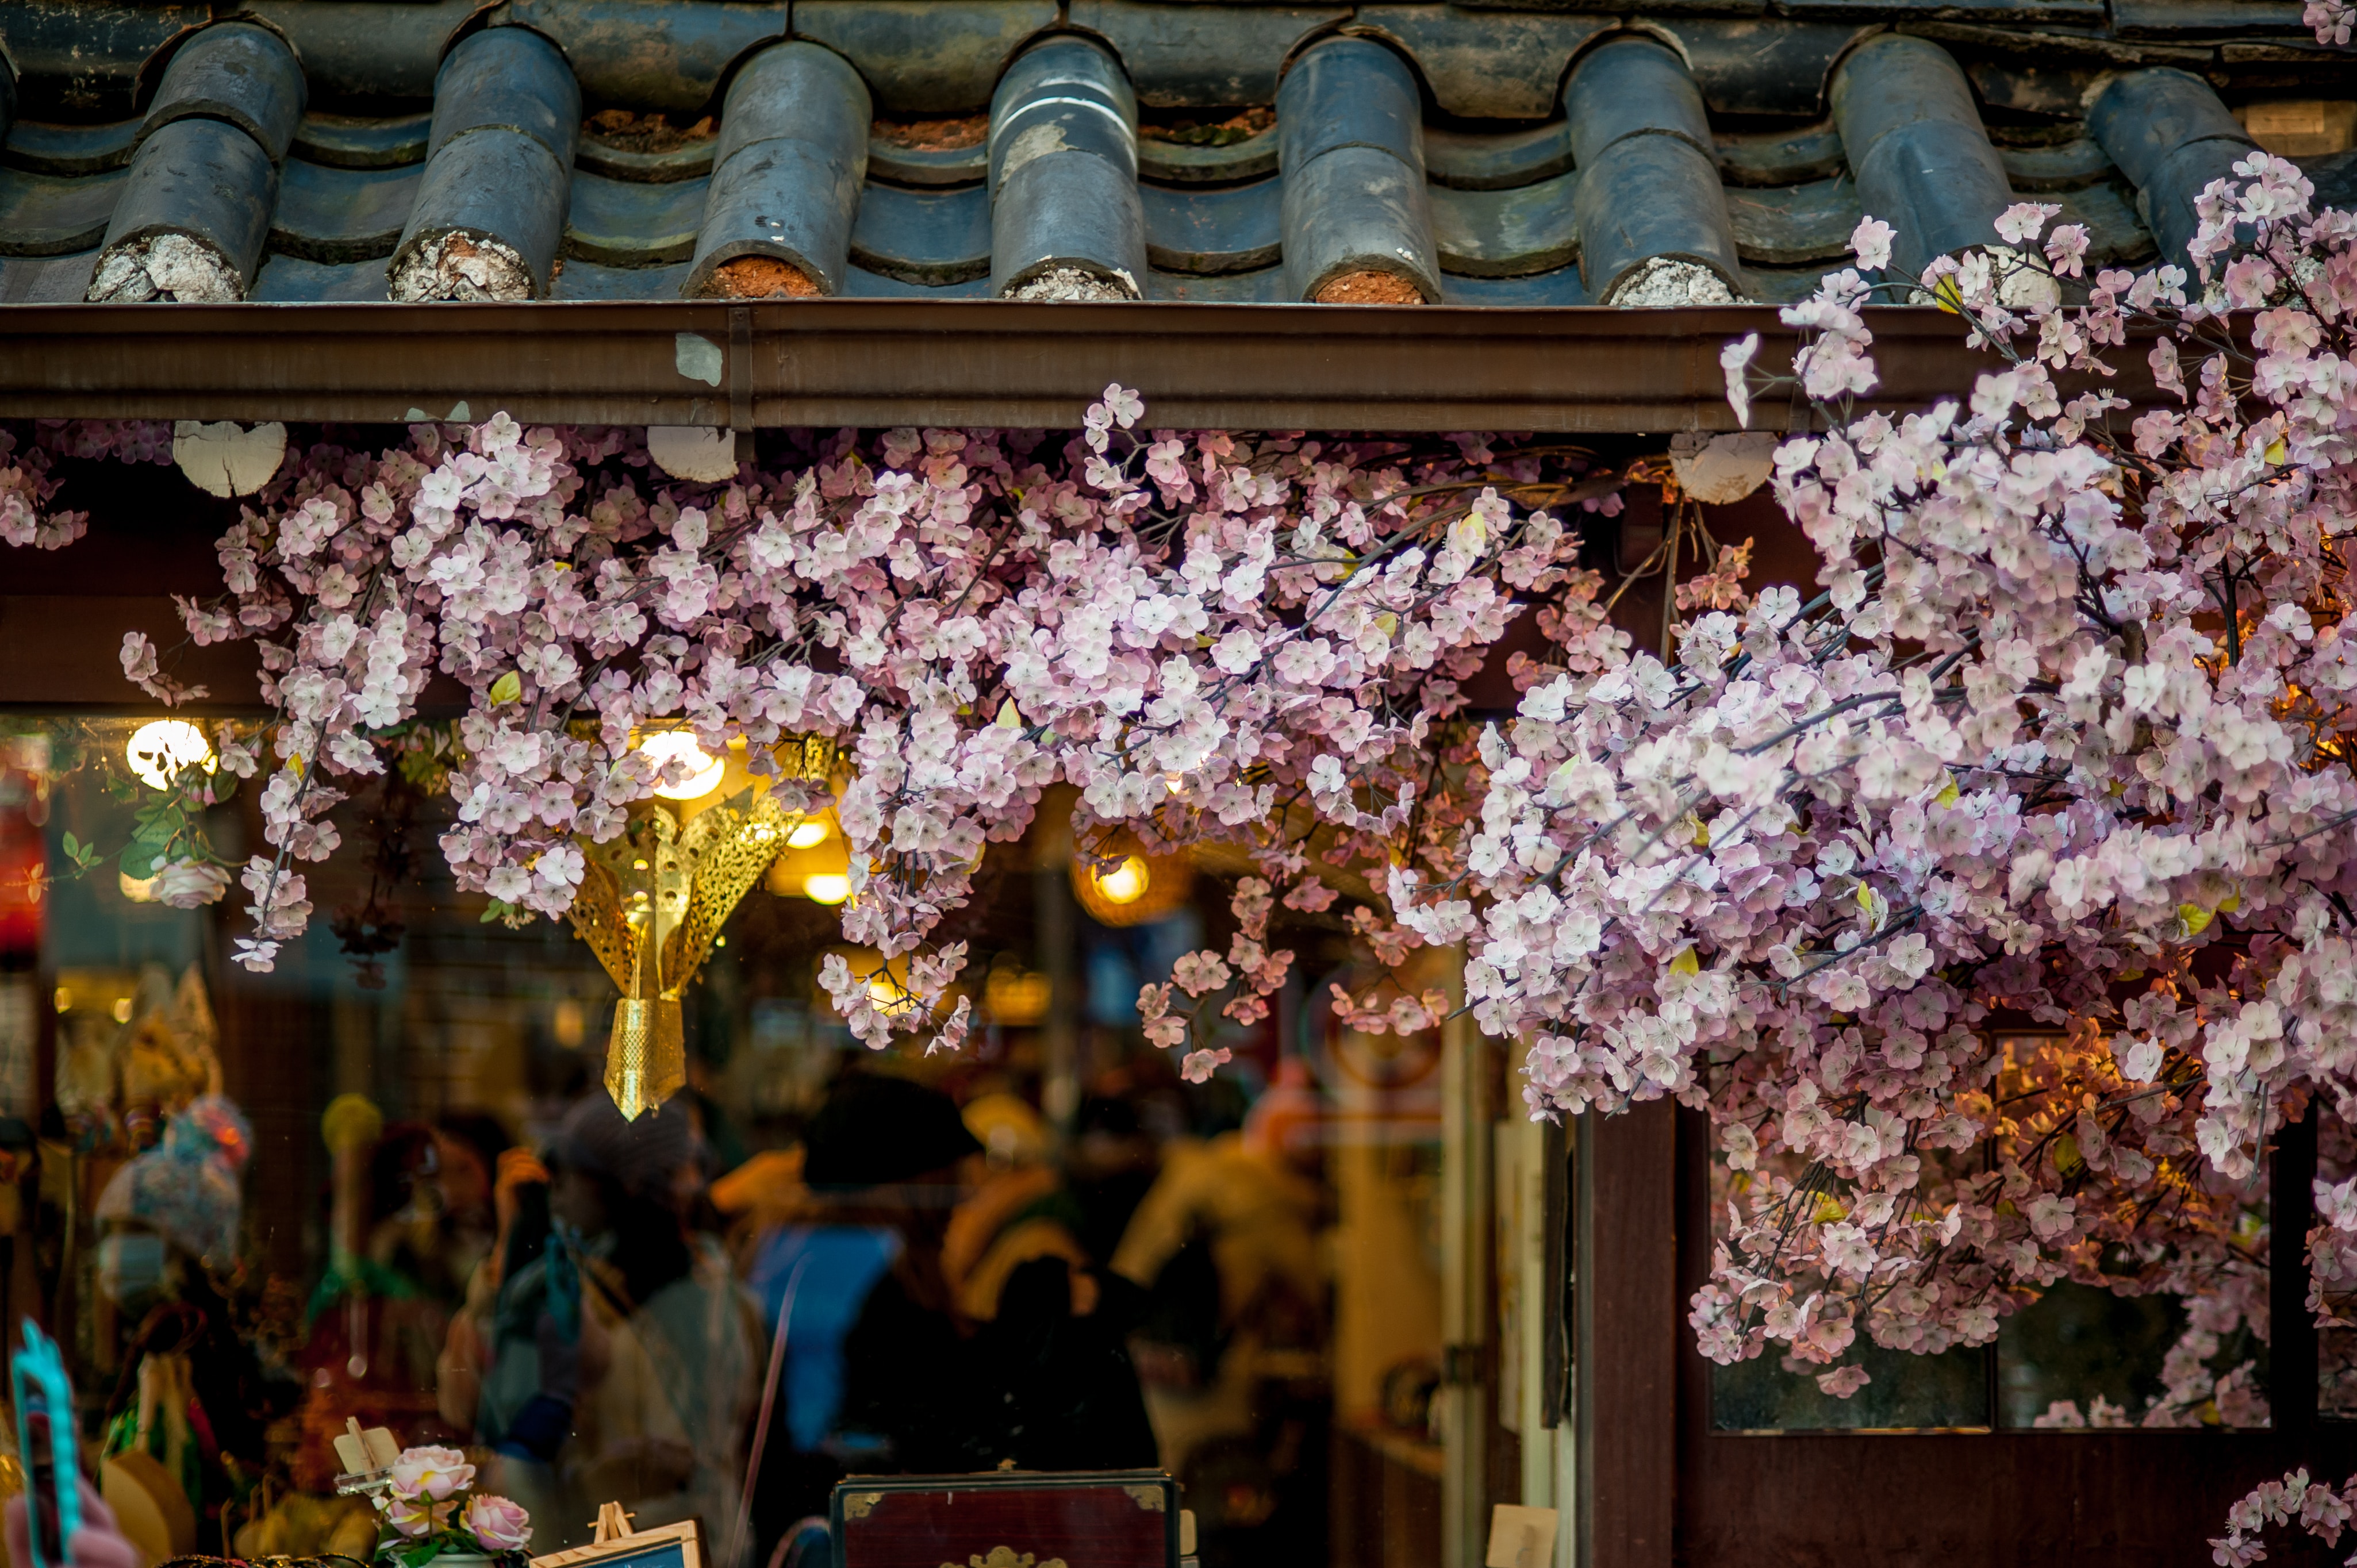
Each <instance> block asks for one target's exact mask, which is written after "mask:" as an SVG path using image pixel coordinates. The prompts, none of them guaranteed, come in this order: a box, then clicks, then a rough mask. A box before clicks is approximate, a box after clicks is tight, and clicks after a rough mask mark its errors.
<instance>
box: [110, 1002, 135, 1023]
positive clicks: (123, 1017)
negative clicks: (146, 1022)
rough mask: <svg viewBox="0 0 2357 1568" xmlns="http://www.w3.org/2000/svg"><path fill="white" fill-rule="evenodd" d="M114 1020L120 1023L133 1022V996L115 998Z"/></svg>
mask: <svg viewBox="0 0 2357 1568" xmlns="http://www.w3.org/2000/svg"><path fill="white" fill-rule="evenodd" d="M114 1021H115V1022H116V1023H118V1024H128V1023H129V1022H131V998H129V997H128V996H118V997H116V998H115V999H114Z"/></svg>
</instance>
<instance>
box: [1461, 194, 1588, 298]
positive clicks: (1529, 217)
mask: <svg viewBox="0 0 2357 1568" xmlns="http://www.w3.org/2000/svg"><path fill="white" fill-rule="evenodd" d="M1578 181H1579V177H1578V176H1577V174H1559V175H1557V176H1555V177H1554V178H1553V179H1543V180H1540V181H1538V182H1537V183H1536V184H1534V185H1524V186H1517V187H1515V188H1512V189H1509V190H1450V189H1449V188H1447V187H1445V186H1442V185H1438V184H1436V185H1434V186H1433V188H1432V241H1433V244H1434V246H1435V247H1436V248H1437V250H1438V251H1439V252H1440V266H1441V270H1442V271H1444V272H1448V273H1454V274H1457V275H1458V276H1460V277H1487V278H1511V277H1528V276H1532V275H1534V274H1539V273H1549V272H1553V271H1555V269H1556V268H1557V267H1560V266H1564V265H1566V264H1567V263H1569V262H1570V261H1571V259H1572V258H1573V257H1574V256H1577V254H1579V225H1578V223H1577V221H1576V220H1574V217H1573V211H1572V199H1571V198H1572V188H1573V187H1574V186H1576V185H1577V183H1578Z"/></svg>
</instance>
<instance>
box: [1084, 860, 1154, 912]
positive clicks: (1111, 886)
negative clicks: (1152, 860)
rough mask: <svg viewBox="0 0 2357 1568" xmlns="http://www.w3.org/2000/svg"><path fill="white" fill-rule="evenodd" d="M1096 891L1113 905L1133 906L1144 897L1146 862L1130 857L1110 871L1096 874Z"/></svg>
mask: <svg viewBox="0 0 2357 1568" xmlns="http://www.w3.org/2000/svg"><path fill="white" fill-rule="evenodd" d="M1096 879H1097V891H1098V892H1100V893H1102V894H1103V895H1104V896H1105V898H1106V901H1107V902H1109V903H1114V904H1135V903H1136V902H1137V901H1138V900H1139V899H1140V898H1143V897H1146V861H1145V858H1144V857H1143V856H1140V855H1135V854H1133V855H1130V856H1128V857H1127V858H1126V859H1125V860H1124V861H1123V862H1122V863H1121V864H1120V865H1116V866H1114V868H1113V869H1112V870H1111V871H1099V872H1098V873H1096Z"/></svg>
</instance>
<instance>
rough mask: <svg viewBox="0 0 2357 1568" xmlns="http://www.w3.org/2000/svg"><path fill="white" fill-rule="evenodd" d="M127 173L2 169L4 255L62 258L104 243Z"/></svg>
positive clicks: (0, 251) (0, 247) (0, 244)
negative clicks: (71, 174)
mask: <svg viewBox="0 0 2357 1568" xmlns="http://www.w3.org/2000/svg"><path fill="white" fill-rule="evenodd" d="M123 180H124V171H123V170H121V169H119V168H117V169H109V170H107V171H106V172H104V173H102V174H90V175H83V176H81V177H67V176H64V175H54V174H34V173H32V172H30V171H29V170H26V169H20V168H0V256H62V255H68V254H70V253H71V252H76V251H87V250H89V249H90V248H91V246H92V245H95V244H97V243H98V242H99V241H100V240H102V239H103V238H104V237H105V234H106V224H107V220H108V219H110V218H112V217H113V215H114V202H115V199H116V198H117V197H119V196H121V195H122V194H123Z"/></svg>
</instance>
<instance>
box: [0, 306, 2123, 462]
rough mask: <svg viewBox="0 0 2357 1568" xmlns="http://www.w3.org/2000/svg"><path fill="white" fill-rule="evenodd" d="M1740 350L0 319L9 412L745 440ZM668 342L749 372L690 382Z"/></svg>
mask: <svg viewBox="0 0 2357 1568" xmlns="http://www.w3.org/2000/svg"><path fill="white" fill-rule="evenodd" d="M732 311H743V312H745V313H746V317H742V318H739V320H737V321H732V319H731V313H732ZM1868 314H1869V317H1870V318H1871V319H1872V322H1873V326H1874V328H1875V333H1876V337H1877V343H1876V347H1875V354H1876V360H1877V364H1878V367H1879V370H1880V372H1881V377H1882V384H1881V386H1880V388H1879V389H1878V392H1877V394H1876V399H1875V401H1877V402H1878V403H1880V404H1881V405H1883V406H1888V407H1893V408H1911V407H1922V406H1927V405H1929V404H1930V403H1932V402H1933V401H1935V400H1937V399H1939V398H1941V397H1957V396H1960V395H1962V394H1964V393H1965V392H1969V391H1970V389H1971V387H1972V383H1973V377H1974V376H1975V374H1976V373H1978V372H1980V371H1986V370H1988V369H1991V368H1993V367H1994V365H1995V363H1996V361H1995V360H1994V359H1993V358H1992V357H1991V356H1989V355H1987V354H1986V353H1982V352H1976V351H1975V350H1973V349H1968V348H1967V347H1966V346H1965V343H1964V330H1963V328H1962V325H1961V323H1960V322H1959V321H1958V320H1957V318H1956V317H1953V316H1948V315H1945V314H1943V313H1942V312H1940V311H1938V310H1932V309H1918V308H1899V307H1892V308H1888V309H1879V310H1875V311H1871V312H1869V313H1868ZM732 328H735V329H732ZM1747 332H1757V333H1759V334H1760V336H1761V338H1762V339H1763V340H1764V341H1763V347H1762V350H1761V354H1760V363H1761V364H1763V365H1765V366H1769V367H1773V368H1776V369H1780V370H1781V369H1782V368H1784V367H1786V366H1787V365H1789V364H1790V362H1791V359H1792V349H1793V348H1794V346H1795V344H1796V342H1797V338H1796V335H1795V334H1794V333H1793V332H1792V330H1791V329H1790V328H1785V327H1783V326H1782V325H1781V323H1779V322H1778V320H1777V318H1776V313H1775V311H1774V310H1773V309H1771V308H1769V307H1765V306H1727V307H1718V308H1690V309H1679V310H1611V309H1593V308H1589V309H1547V310H1519V309H1501V308H1473V307H1458V306H1425V307H1423V308H1420V309H1398V308H1383V307H1363V308H1354V307H1349V306H1236V305H1180V304H1166V303H1152V304H1135V305H1124V304H1104V305H1067V304H1056V305H1048V304H1039V305H1030V304H1017V303H1013V302H1006V301H984V300H975V301H941V302H934V301H907V300H855V299H815V300H795V301H789V302H781V303H777V304H767V305H754V306H743V305H737V306H730V305H707V304H700V303H693V302H681V303H679V304H669V303H662V304H533V305H447V304H445V305H285V306H273V305H231V306H206V305H168V306H86V305H16V306H0V415H9V416H16V417H25V416H36V415H38V416H47V417H81V418H107V419H132V418H138V419H239V420H257V419H287V420H296V419H300V420H338V421H346V420H349V421H363V422H399V421H401V420H402V419H403V418H404V415H405V414H406V413H407V412H408V411H409V410H410V409H412V408H419V409H425V410H427V411H429V412H431V411H435V410H440V409H447V408H449V407H451V406H452V405H453V404H455V403H458V402H460V401H464V402H465V403H467V405H468V408H470V409H472V410H473V411H474V412H475V413H477V414H478V415H482V414H487V413H490V412H491V411H492V410H495V409H505V410H506V411H507V412H508V413H511V414H512V415H514V416H515V417H516V418H518V419H521V420H524V421H526V422H531V423H562V424H702V425H731V424H738V423H739V421H740V420H741V418H742V417H743V413H744V411H743V409H742V408H741V407H732V404H736V403H737V400H738V399H739V398H740V397H741V398H748V399H749V401H750V407H751V415H752V419H751V422H752V423H753V424H756V425H760V426H780V425H815V426H832V425H867V426H875V425H886V424H971V425H1003V426H1015V427H1044V428H1070V427H1072V426H1075V425H1077V424H1079V423H1080V419H1081V414H1082V411H1083V410H1084V409H1085V408H1086V407H1087V406H1088V404H1089V403H1091V402H1092V401H1093V400H1094V399H1096V398H1097V397H1099V396H1101V395H1102V394H1103V390H1104V387H1105V385H1106V384H1107V383H1108V382H1112V381H1118V382H1120V383H1121V384H1122V385H1124V386H1126V387H1134V388H1136V389H1137V390H1139V391H1140V392H1143V393H1144V394H1145V397H1146V406H1147V415H1146V417H1147V419H1148V421H1149V422H1150V423H1152V424H1157V425H1171V426H1187V427H1210V428H1227V429H1236V430H1400V431H1407V430H1534V431H1566V432H1597V433H1610V432H1620V433H1655V434H1658V433H1663V432H1669V431H1677V430H1690V429H1702V430H1726V429H1733V428H1735V419H1734V414H1733V413H1732V411H1730V410H1729V409H1728V407H1727V402H1726V396H1725V389H1724V385H1723V381H1722V378H1721V373H1720V371H1719V367H1718V351H1719V347H1720V345H1721V344H1723V343H1725V342H1726V341H1727V340H1728V339H1729V338H1736V337H1739V336H1741V335H1742V334H1744V333H1747ZM682 333H696V334H700V335H702V336H703V337H705V338H706V339H707V340H709V341H710V342H711V343H712V345H713V346H714V347H715V348H716V349H723V350H725V351H726V353H727V354H728V356H729V357H730V358H731V359H735V360H738V361H739V363H738V364H736V365H731V366H730V367H728V371H729V373H727V374H726V375H724V376H723V377H722V378H720V380H719V381H717V383H712V382H706V381H699V380H694V379H691V378H690V377H688V376H686V375H684V374H683V373H682V372H681V370H680V360H679V354H678V338H679V335H680V334H682ZM740 334H741V335H740ZM2115 358H2116V359H2117V360H2119V361H2120V362H2121V369H2122V373H2121V376H2120V381H2121V382H2123V383H2126V385H2123V386H2121V387H2120V388H2119V390H2120V391H2122V392H2124V393H2125V394H2126V396H2128V397H2129V398H2131V399H2132V400H2136V401H2138V402H2142V401H2145V400H2146V399H2147V398H2148V397H2149V396H2150V395H2151V393H2150V388H2149V386H2148V385H2140V384H2138V383H2140V382H2143V381H2146V380H2147V372H2146V369H2145V366H2144V363H2143V357H2142V355H2141V354H2138V353H2136V352H2135V351H2134V350H2133V349H2131V350H2130V351H2129V352H2127V353H2123V354H2120V355H2117V356H2115ZM1774 401H1775V403H1782V401H1783V400H1781V399H1778V400H1774ZM1803 412H1805V411H1803ZM1754 417H1755V419H1757V420H1759V421H1760V424H1762V425H1763V426H1766V427H1769V428H1775V427H1778V426H1781V424H1784V423H1785V422H1786V421H1787V420H1788V419H1789V418H1790V413H1789V412H1788V410H1787V409H1786V408H1784V407H1781V406H1770V407H1767V408H1761V409H1755V410H1754Z"/></svg>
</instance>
